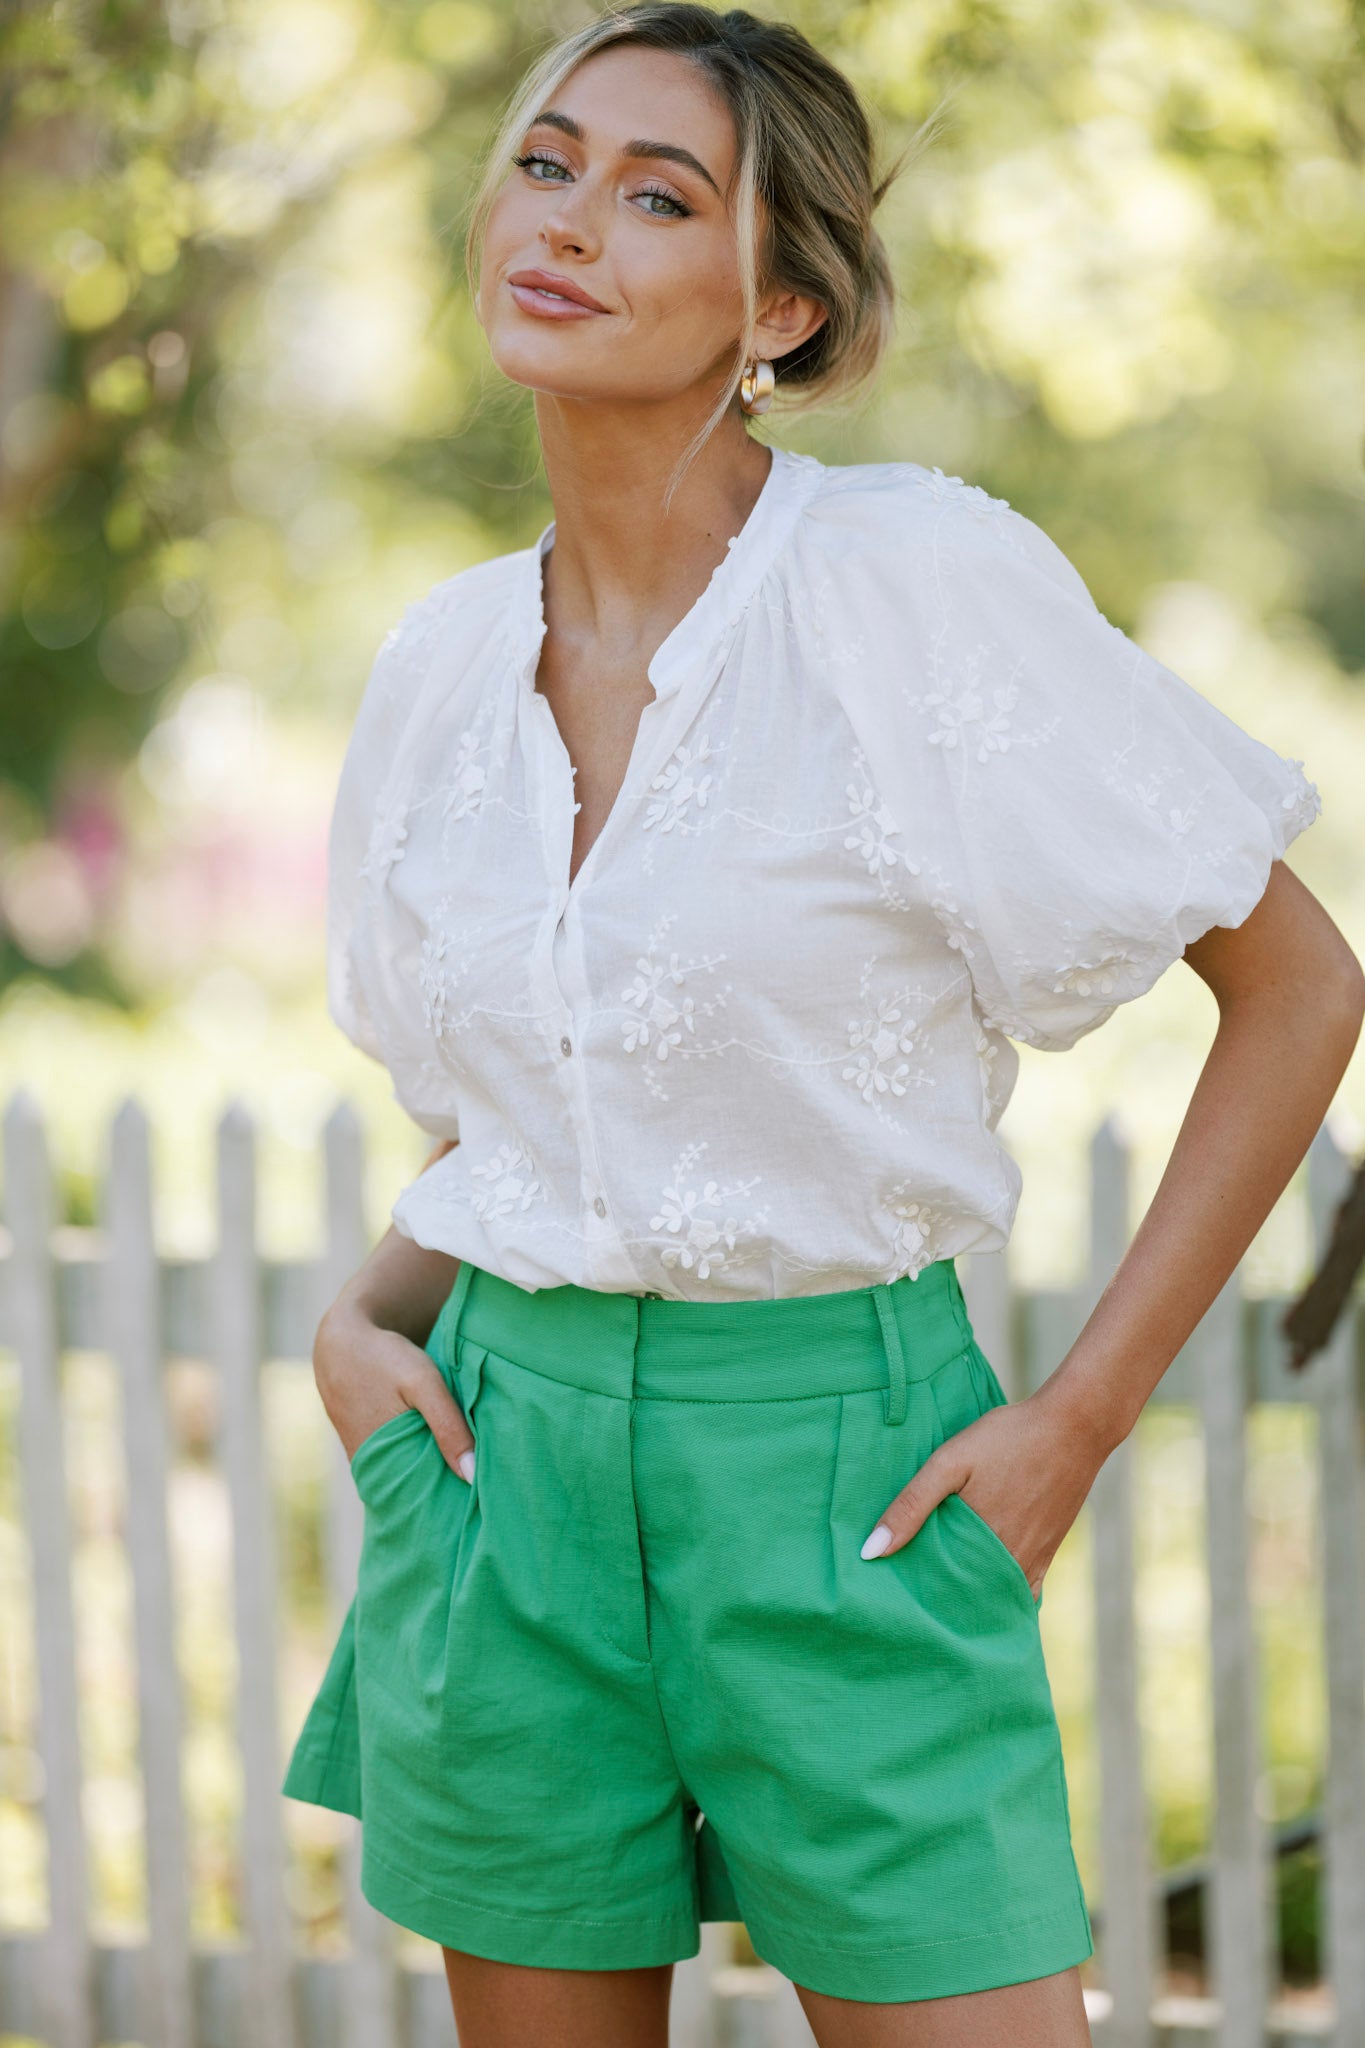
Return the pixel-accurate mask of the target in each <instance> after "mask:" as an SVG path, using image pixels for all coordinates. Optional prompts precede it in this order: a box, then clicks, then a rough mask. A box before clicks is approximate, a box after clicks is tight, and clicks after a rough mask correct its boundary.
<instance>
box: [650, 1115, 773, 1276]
mask: <svg viewBox="0 0 1365 2048" xmlns="http://www.w3.org/2000/svg"><path fill="white" fill-rule="evenodd" d="M707 1142H708V1141H707V1140H702V1142H701V1143H699V1144H693V1145H687V1146H685V1147H684V1148H683V1150H682V1152H681V1153H680V1154H679V1155H678V1158H677V1159H676V1160H675V1162H674V1165H673V1184H672V1186H671V1187H666V1188H665V1189H664V1191H663V1194H662V1196H661V1197H660V1201H659V1213H658V1215H657V1216H651V1217H650V1219H649V1227H650V1229H651V1230H666V1231H668V1232H669V1233H670V1235H671V1237H672V1238H673V1239H675V1240H676V1241H675V1242H673V1243H670V1244H668V1245H666V1246H665V1247H664V1249H663V1251H662V1252H661V1253H660V1259H661V1262H662V1263H663V1264H664V1265H665V1266H667V1267H669V1268H670V1269H672V1268H674V1267H677V1266H681V1267H682V1269H683V1270H684V1272H688V1273H692V1272H695V1274H696V1276H697V1278H698V1279H699V1280H707V1279H709V1278H710V1277H711V1274H712V1273H713V1272H718V1271H719V1270H720V1269H721V1268H722V1267H723V1266H727V1265H732V1264H733V1263H734V1261H733V1259H732V1258H731V1256H730V1255H731V1254H732V1253H733V1252H734V1251H735V1249H736V1247H737V1246H738V1245H739V1244H741V1243H742V1242H743V1241H744V1240H745V1239H746V1238H752V1237H753V1236H755V1235H756V1233H757V1231H758V1229H759V1228H760V1226H761V1224H762V1222H763V1221H764V1220H765V1218H766V1215H767V1211H766V1209H765V1210H764V1211H763V1212H762V1213H761V1214H760V1215H759V1216H748V1217H745V1219H744V1221H743V1222H739V1221H738V1220H737V1219H736V1218H735V1217H734V1216H731V1215H703V1214H702V1211H703V1210H717V1209H719V1208H720V1207H721V1205H722V1204H724V1203H727V1202H729V1201H730V1200H732V1199H733V1197H734V1196H736V1195H746V1194H748V1192H749V1190H750V1189H751V1188H756V1187H757V1186H758V1184H759V1176H758V1175H757V1174H756V1175H755V1176H754V1178H753V1179H752V1180H750V1181H734V1182H732V1183H731V1184H730V1185H729V1186H728V1187H722V1186H721V1185H720V1183H719V1182H718V1181H714V1180H708V1181H706V1182H704V1183H703V1185H702V1186H701V1187H699V1188H697V1187H685V1186H684V1185H683V1182H684V1179H685V1177H686V1176H687V1175H688V1173H690V1171H691V1169H692V1168H693V1167H694V1166H695V1165H696V1164H697V1161H698V1160H699V1159H700V1158H701V1156H702V1153H703V1152H705V1150H706V1148H707Z"/></svg>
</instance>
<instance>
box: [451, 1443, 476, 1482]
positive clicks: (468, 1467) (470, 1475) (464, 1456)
mask: <svg viewBox="0 0 1365 2048" xmlns="http://www.w3.org/2000/svg"><path fill="white" fill-rule="evenodd" d="M455 1462H456V1464H457V1465H458V1466H459V1468H460V1470H461V1471H462V1472H463V1473H464V1476H465V1478H466V1479H467V1480H468V1481H469V1483H470V1485H471V1486H472V1485H473V1484H474V1453H473V1452H472V1451H461V1453H460V1455H459V1457H458V1458H457V1459H456V1461H455Z"/></svg>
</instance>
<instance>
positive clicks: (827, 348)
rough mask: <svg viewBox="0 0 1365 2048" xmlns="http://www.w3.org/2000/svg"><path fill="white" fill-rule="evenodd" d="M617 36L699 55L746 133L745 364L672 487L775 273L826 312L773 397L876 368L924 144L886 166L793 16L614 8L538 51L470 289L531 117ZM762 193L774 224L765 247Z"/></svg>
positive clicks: (677, 5)
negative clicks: (882, 168) (887, 231)
mask: <svg viewBox="0 0 1365 2048" xmlns="http://www.w3.org/2000/svg"><path fill="white" fill-rule="evenodd" d="M619 43H635V44H638V45H642V46H643V47H645V48H646V49H652V50H668V51H672V52H675V53H676V54H678V55H680V56H685V57H690V58H691V59H692V61H693V62H694V63H695V64H697V65H698V66H699V67H700V68H701V70H702V71H703V72H704V73H705V75H706V77H707V78H708V79H709V80H710V82H711V84H712V86H713V88H714V89H715V90H716V92H717V93H718V94H719V95H720V97H721V99H722V100H723V101H724V103H725V105H726V106H727V107H728V108H729V110H730V114H731V116H732V119H733V121H734V126H735V135H736V142H737V151H736V163H735V170H734V175H733V179H732V188H731V189H732V194H733V206H734V222H735V233H736V241H737V245H738V258H739V275H740V287H741V291H742V294H743V304H744V324H743V329H742V331H741V333H740V336H739V341H738V346H737V350H736V357H735V364H734V372H733V376H732V378H731V379H729V380H727V384H726V387H725V389H724V390H723V391H722V393H721V396H720V400H719V402H718V404H717V405H716V406H715V408H714V409H713V411H712V413H711V415H710V417H709V418H708V419H707V420H706V421H704V422H703V425H702V427H701V429H700V431H699V432H698V434H697V435H696V436H695V437H694V439H693V440H692V442H691V443H690V444H689V445H688V447H687V449H686V450H685V451H684V455H683V459H682V462H681V464H680V465H679V469H678V472H677V474H676V475H675V477H674V479H673V480H672V483H671V484H670V488H669V493H668V495H669V497H671V496H672V492H673V490H674V489H675V488H676V485H677V482H678V479H679V478H680V477H681V475H682V473H683V471H684V470H685V469H686V468H687V466H688V465H689V464H690V463H691V461H692V460H693V459H694V458H695V456H696V455H697V454H698V453H699V451H700V450H701V448H702V447H703V446H704V445H705V443H706V440H707V438H708V436H709V435H710V434H711V433H712V431H713V430H714V429H715V428H716V427H717V426H718V425H719V423H720V421H721V420H722V419H723V418H724V417H725V414H726V413H727V412H728V411H729V409H730V407H731V405H732V404H734V403H735V402H736V400H737V394H738V391H739V381H740V377H741V376H742V374H743V370H744V365H745V363H746V362H747V361H748V360H749V358H750V357H751V356H752V355H753V353H754V334H755V328H756V324H757V305H758V297H759V293H760V290H762V289H763V288H764V287H765V286H767V285H769V284H775V285H778V286H781V287H784V288H785V289H787V290H789V291H795V292H801V293H804V294H807V295H809V296H810V297H811V298H813V299H816V300H818V302H819V303H820V305H821V306H823V307H824V309H825V313H826V318H825V319H824V321H823V322H822V323H821V325H820V326H819V327H818V328H817V329H816V331H815V333H814V334H812V335H809V336H808V337H807V338H806V340H805V341H804V342H802V343H800V344H799V346H798V347H796V348H794V349H793V350H791V352H790V353H789V354H787V355H785V356H782V357H780V358H779V359H778V360H777V361H776V362H775V363H774V364H773V370H774V373H775V376H776V380H777V381H776V388H775V391H774V395H773V403H774V406H779V405H780V406H781V408H782V409H783V410H784V411H792V412H804V411H806V410H808V409H810V408H811V407H814V406H816V405H827V404H829V403H830V402H832V401H835V400H839V401H846V400H847V399H848V398H849V397H850V396H851V395H852V394H854V393H855V392H858V391H860V390H861V389H862V388H863V387H864V386H865V385H866V384H867V382H868V381H869V380H870V379H871V377H872V375H873V373H874V371H875V370H876V369H877V367H878V365H879V363H880V362H881V359H882V356H883V354H884V352H885V350H886V348H887V345H888V343H889V341H890V339H891V335H892V330H893V323H894V289H893V285H892V280H891V269H890V265H889V263H888V261H887V255H886V250H885V248H884V246H883V243H882V240H881V237H880V236H879V235H878V233H877V231H876V229H875V228H874V227H873V225H872V215H873V211H874V209H875V208H876V207H877V205H878V204H879V202H880V201H881V199H882V197H883V196H884V194H885V193H886V191H887V189H888V187H889V186H890V185H891V183H892V181H893V179H894V178H896V177H897V176H898V175H899V174H900V171H901V170H902V169H903V168H904V164H905V162H906V160H907V159H908V157H909V156H910V155H911V154H912V153H914V150H915V148H916V147H917V145H916V144H912V146H911V149H909V150H907V151H905V152H903V153H902V155H901V157H900V158H899V159H898V160H897V162H896V163H895V165H894V166H893V167H892V168H891V170H890V171H888V172H886V173H885V174H884V175H881V176H879V175H878V174H877V172H876V170H875V168H874V164H873V140H872V133H871V127H870V124H869V121H868V117H867V114H866V113H865V111H864V109H863V106H862V102H861V101H860V100H859V98H858V95H857V93H856V92H855V91H854V88H853V87H852V85H851V84H850V83H849V81H848V80H847V79H846V78H845V77H844V74H843V73H842V72H841V71H840V70H838V69H837V67H836V66H835V65H833V64H831V63H830V62H829V60H828V59H827V58H826V57H823V56H821V54H820V52H819V51H818V50H817V49H816V48H815V47H814V45H813V44H812V43H810V42H808V41H807V39H806V37H805V36H804V35H802V34H801V32H800V30H799V29H796V28H793V27H792V26H791V25H790V24H789V23H787V22H775V21H760V20H759V19H758V17H757V16H756V15H752V14H748V13H746V12H745V11H744V10H743V9H742V8H731V9H730V10H729V11H728V12H726V13H724V14H720V13H716V12H715V11H714V10H713V9H711V8H709V7H703V6H699V5H696V4H693V0H639V4H638V5H635V6H628V7H619V8H611V9H610V10H609V11H608V12H607V13H605V14H603V15H601V16H600V17H599V18H598V19H597V20H595V21H592V22H589V23H588V25H587V26H586V27H585V28H581V29H577V30H575V31H574V32H573V33H572V34H570V35H567V36H564V37H562V38H561V40H560V41H558V42H557V43H555V44H554V45H553V46H552V47H551V48H550V49H549V50H547V51H546V52H545V54H544V55H543V56H542V57H540V58H539V60H538V61H537V62H536V63H535V64H534V65H533V66H532V68H531V70H530V71H529V72H528V73H527V75H526V76H525V78H523V80H522V82H521V84H520V85H519V86H518V88H517V90H516V92H515V93H514V95H513V97H512V100H511V102H510V104H509V105H508V107H507V110H506V112H505V113H504V115H503V117H502V120H501V122H500V123H499V124H498V127H497V130H496V132H495V134H494V135H493V137H492V139H491V142H490V144H489V148H488V153H487V157H486V160H485V164H484V168H483V170H482V173H481V175H480V178H479V182H478V184H477V186H476V189H475V192H474V196H473V200H472V203H471V208H470V215H469V223H468V227H467V231H466V235H465V266H466V270H467V272H468V275H469V280H470V287H471V290H475V289H477V279H478V274H479V267H480V262H481V258H482V251H483V238H484V231H485V228H486V226H487V222H488V214H489V211H490V209H491V207H492V205H493V202H494V200H495V198H496V197H497V194H498V192H499V191H500V190H501V188H502V184H503V180H504V178H505V176H506V173H507V164H508V159H509V158H510V156H511V155H512V154H513V152H514V151H515V149H516V147H517V145H518V144H519V142H520V141H521V138H522V135H523V134H524V132H525V130H526V128H527V127H529V125H530V123H531V122H532V120H533V119H534V118H535V116H536V114H537V113H539V111H540V110H541V108H542V107H545V106H547V105H549V104H550V103H551V101H552V99H553V95H554V93H555V92H556V90H557V89H558V87H559V86H560V85H562V83H563V82H564V80H565V79H566V78H567V77H568V76H569V74H570V72H572V71H573V70H575V69H576V68H577V66H578V65H579V64H581V63H582V62H583V60H584V59H585V58H587V57H590V56H592V55H593V54H594V53H595V52H596V51H598V50H604V49H608V48H610V47H611V46H612V45H614V44H619ZM921 132H923V131H921ZM760 201H761V202H762V212H763V216H766V225H767V233H766V236H764V237H763V242H764V246H762V247H760V233H761V221H762V216H761V215H760ZM746 417H747V415H746Z"/></svg>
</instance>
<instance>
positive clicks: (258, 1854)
mask: <svg viewBox="0 0 1365 2048" xmlns="http://www.w3.org/2000/svg"><path fill="white" fill-rule="evenodd" d="M218 1218H219V1226H218V1227H219V1238H218V1249H217V1253H216V1255H215V1257H214V1260H213V1266H212V1274H211V1279H212V1294H211V1301H212V1310H211V1314H212V1321H211V1328H210V1333H209V1335H210V1342H211V1345H212V1349H213V1355H214V1359H215V1362H216V1365H217V1368H218V1389H219V1397H220V1400H221V1402H222V1423H221V1436H222V1447H223V1465H224V1468H225V1471H226V1474H227V1484H228V1497H229V1499H230V1501H231V1504H232V1565H233V1570H232V1588H233V1601H234V1609H235V1622H236V1631H237V1719H238V1728H239V1731H240V1734H239V1739H240V1741H241V1747H242V1850H243V1864H244V1894H245V1920H246V1935H247V1940H248V1942H249V1944H250V1948H251V1967H250V1970H249V1972H248V1974H247V1983H248V1987H249V1991H248V1999H247V2009H246V2011H245V2012H244V2013H243V2015H242V2029H243V2032H242V2038H243V2041H244V2042H246V2043H249V2044H250V2048H294V2038H295V2027H294V2004H293V1971H292V1957H293V1942H292V1940H291V1931H290V1923H289V1911H288V1902H287V1895H286V1892H285V1884H284V1834H283V1801H282V1799H281V1795H280V1779H281V1775H282V1773H281V1769H280V1745H279V1719H278V1709H277V1704H276V1689H275V1687H276V1676H275V1675H276V1666H277V1657H276V1640H275V1541H274V1516H273V1513H272V1511H271V1501H270V1486H269V1479H268V1472H267V1467H266V1462H265V1446H264V1435H263V1431H262V1428H261V1382H260V1368H261V1301H260V1291H261V1290H260V1270H259V1266H258V1262H257V1250H256V1162H255V1131H254V1127H253V1124H252V1121H251V1118H250V1117H249V1116H248V1114H247V1112H246V1110H245V1109H244V1108H243V1107H242V1105H241V1104H240V1103H237V1102H234V1103H231V1104H230V1105H229V1107H228V1108H227V1110H226V1111H225V1112H224V1114H223V1116H222V1118H221V1119H220V1121H219V1125H218Z"/></svg>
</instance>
